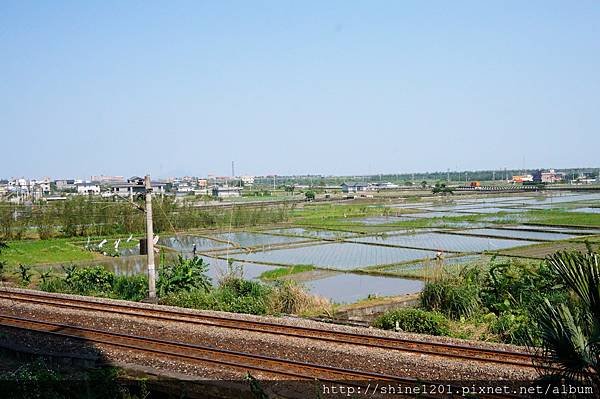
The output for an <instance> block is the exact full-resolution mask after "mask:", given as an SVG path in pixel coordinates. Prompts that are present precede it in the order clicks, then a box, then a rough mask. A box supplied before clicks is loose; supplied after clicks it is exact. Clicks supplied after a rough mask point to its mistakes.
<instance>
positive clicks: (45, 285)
mask: <svg viewBox="0 0 600 399" xmlns="http://www.w3.org/2000/svg"><path fill="white" fill-rule="evenodd" d="M39 289H40V290H42V291H46V292H59V293H62V294H70V293H71V287H69V285H68V284H67V282H66V280H65V279H64V278H59V277H54V278H51V279H48V280H46V281H42V282H40V284H39Z"/></svg>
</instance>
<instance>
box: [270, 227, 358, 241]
mask: <svg viewBox="0 0 600 399" xmlns="http://www.w3.org/2000/svg"><path fill="white" fill-rule="evenodd" d="M264 233H269V234H284V235H290V236H298V237H311V238H325V239H337V238H345V237H351V236H354V235H356V233H350V232H347V231H332V230H313V229H304V228H302V227H291V228H285V229H275V230H267V231H264Z"/></svg>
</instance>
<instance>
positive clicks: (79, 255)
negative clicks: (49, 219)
mask: <svg viewBox="0 0 600 399" xmlns="http://www.w3.org/2000/svg"><path fill="white" fill-rule="evenodd" d="M6 244H7V245H8V248H6V249H5V250H4V251H3V252H2V259H3V260H4V261H5V262H6V263H7V266H9V267H10V266H16V265H19V264H27V265H36V264H44V263H58V262H63V263H68V262H78V261H88V260H94V259H98V258H99V257H101V255H100V254H97V253H94V252H90V251H86V250H85V249H83V247H81V246H79V245H76V244H74V243H72V242H70V241H69V240H67V239H52V240H20V241H8V242H7V243H6Z"/></svg>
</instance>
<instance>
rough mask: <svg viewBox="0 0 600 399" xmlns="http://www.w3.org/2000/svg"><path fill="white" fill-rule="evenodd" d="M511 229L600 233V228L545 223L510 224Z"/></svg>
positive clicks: (587, 233) (578, 233)
mask: <svg viewBox="0 0 600 399" xmlns="http://www.w3.org/2000/svg"><path fill="white" fill-rule="evenodd" d="M510 229H511V230H513V229H519V230H523V229H525V230H535V231H542V232H557V233H565V234H573V235H591V234H600V229H594V228H589V229H583V228H576V227H557V226H544V225H516V226H510Z"/></svg>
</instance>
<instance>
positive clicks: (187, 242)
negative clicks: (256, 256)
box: [158, 234, 231, 254]
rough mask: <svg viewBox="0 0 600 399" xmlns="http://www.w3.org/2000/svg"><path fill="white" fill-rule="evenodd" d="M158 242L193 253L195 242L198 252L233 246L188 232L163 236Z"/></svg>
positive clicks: (179, 250) (183, 251)
mask: <svg viewBox="0 0 600 399" xmlns="http://www.w3.org/2000/svg"><path fill="white" fill-rule="evenodd" d="M158 244H159V245H164V246H165V247H169V248H172V249H174V250H176V251H178V252H182V253H186V254H187V253H192V250H193V248H194V244H196V250H197V251H198V252H202V251H210V250H215V249H223V248H227V247H230V246H231V245H228V244H227V243H225V242H220V241H216V240H211V239H210V238H206V237H201V236H195V235H187V234H181V235H176V236H171V237H161V238H160V239H159V240H158Z"/></svg>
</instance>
